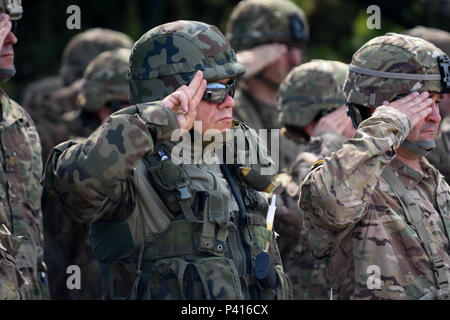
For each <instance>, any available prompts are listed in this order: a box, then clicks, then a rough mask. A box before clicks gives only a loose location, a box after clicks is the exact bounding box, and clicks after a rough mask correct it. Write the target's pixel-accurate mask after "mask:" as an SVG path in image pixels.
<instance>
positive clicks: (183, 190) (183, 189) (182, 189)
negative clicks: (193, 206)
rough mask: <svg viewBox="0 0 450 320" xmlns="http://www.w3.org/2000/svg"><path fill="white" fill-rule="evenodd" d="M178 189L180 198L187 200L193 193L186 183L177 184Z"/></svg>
mask: <svg viewBox="0 0 450 320" xmlns="http://www.w3.org/2000/svg"><path fill="white" fill-rule="evenodd" d="M177 190H178V192H179V193H180V200H186V199H189V198H190V197H191V193H190V192H189V190H188V187H187V185H186V184H183V185H179V186H177Z"/></svg>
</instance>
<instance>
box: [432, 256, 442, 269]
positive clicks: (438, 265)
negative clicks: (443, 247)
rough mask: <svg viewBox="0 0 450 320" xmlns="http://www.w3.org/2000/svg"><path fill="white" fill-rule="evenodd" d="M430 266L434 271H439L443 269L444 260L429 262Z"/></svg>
mask: <svg viewBox="0 0 450 320" xmlns="http://www.w3.org/2000/svg"><path fill="white" fill-rule="evenodd" d="M431 265H432V266H433V269H434V270H437V269H441V268H443V267H444V260H442V259H440V258H439V259H437V260H434V261H431Z"/></svg>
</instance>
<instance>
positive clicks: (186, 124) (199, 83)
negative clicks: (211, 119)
mask: <svg viewBox="0 0 450 320" xmlns="http://www.w3.org/2000/svg"><path fill="white" fill-rule="evenodd" d="M205 89H206V80H204V79H203V72H201V71H197V73H196V74H195V76H194V78H193V79H192V81H191V83H189V85H188V86H186V85H184V86H181V87H179V88H178V89H177V90H176V91H175V92H173V93H171V94H170V95H168V96H167V97H165V98H164V99H163V100H162V102H163V104H164V105H165V106H166V107H167V108H170V109H172V111H173V112H174V113H175V114H176V116H177V120H178V125H179V126H180V128H181V129H185V130H188V131H189V130H191V128H192V127H193V125H194V121H195V119H196V118H197V106H198V105H199V103H200V101H201V100H202V97H203V93H204V92H205Z"/></svg>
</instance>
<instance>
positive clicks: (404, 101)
mask: <svg viewBox="0 0 450 320" xmlns="http://www.w3.org/2000/svg"><path fill="white" fill-rule="evenodd" d="M429 96H430V94H429V93H428V92H422V93H420V94H419V93H418V92H413V93H411V94H409V95H407V96H406V97H404V98H401V99H398V100H395V101H393V102H390V103H389V102H387V101H385V102H383V105H385V106H389V107H392V108H395V109H397V110H399V111H401V112H402V113H404V114H406V115H407V116H408V117H409V118H410V119H411V121H412V125H413V127H415V125H416V124H417V123H419V122H420V120H422V119H424V118H425V117H426V116H428V115H429V114H430V113H431V111H432V107H431V105H432V104H433V99H431V98H429Z"/></svg>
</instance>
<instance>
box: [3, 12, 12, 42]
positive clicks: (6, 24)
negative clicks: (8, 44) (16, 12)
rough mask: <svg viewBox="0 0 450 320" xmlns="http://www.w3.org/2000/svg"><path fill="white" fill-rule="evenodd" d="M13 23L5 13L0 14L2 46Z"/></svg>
mask: <svg viewBox="0 0 450 320" xmlns="http://www.w3.org/2000/svg"><path fill="white" fill-rule="evenodd" d="M11 27H12V23H11V21H9V16H8V15H7V14H5V13H2V14H0V48H1V47H2V46H3V43H4V42H5V39H6V37H7V36H8V33H9V32H10V31H11Z"/></svg>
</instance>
